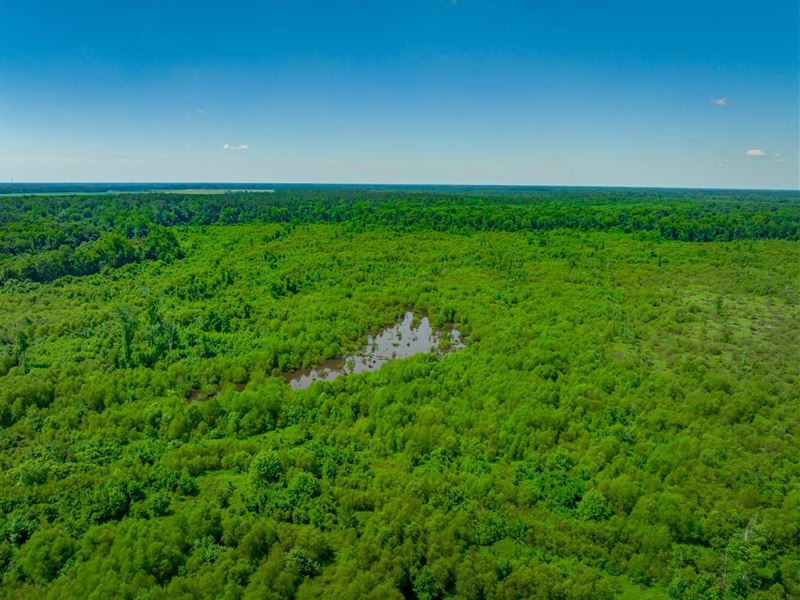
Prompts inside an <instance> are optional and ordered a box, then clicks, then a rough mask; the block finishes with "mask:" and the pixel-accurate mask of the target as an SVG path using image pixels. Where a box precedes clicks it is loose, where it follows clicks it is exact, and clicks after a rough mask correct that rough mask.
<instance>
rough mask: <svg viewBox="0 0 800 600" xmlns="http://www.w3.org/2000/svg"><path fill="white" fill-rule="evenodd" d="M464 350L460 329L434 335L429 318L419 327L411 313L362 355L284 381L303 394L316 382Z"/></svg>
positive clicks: (369, 341) (371, 340)
mask: <svg viewBox="0 0 800 600" xmlns="http://www.w3.org/2000/svg"><path fill="white" fill-rule="evenodd" d="M463 347H464V342H463V341H462V340H461V333H460V332H459V331H458V329H451V330H450V331H445V332H443V333H442V332H438V331H434V330H433V328H432V327H431V323H430V321H429V320H428V317H426V316H423V317H422V318H421V319H419V321H418V322H416V323H415V319H414V314H413V313H411V312H407V313H406V314H405V316H404V317H403V320H402V321H400V322H399V323H397V324H395V325H393V326H391V327H389V328H387V329H384V330H383V331H382V332H381V333H380V334H378V335H376V336H374V337H373V336H369V337H368V338H367V347H366V349H365V350H364V352H363V353H361V354H352V355H350V356H346V357H345V358H337V359H333V360H328V361H325V362H324V363H322V364H321V365H320V366H319V367H317V368H316V369H310V370H309V369H304V370H301V371H294V372H292V373H285V374H284V375H283V377H284V379H286V381H287V382H288V383H289V386H290V387H291V388H292V389H294V390H302V389H305V388H307V387H308V386H310V385H311V384H312V383H314V382H315V381H323V380H324V381H330V380H332V379H336V378H337V377H339V376H341V375H348V374H350V373H363V372H364V371H376V370H377V369H379V368H380V367H381V365H383V364H384V363H385V362H388V361H390V360H393V359H395V358H406V357H408V356H413V355H414V354H421V353H423V352H437V353H439V354H444V353H445V352H453V351H454V350H459V349H460V348H463Z"/></svg>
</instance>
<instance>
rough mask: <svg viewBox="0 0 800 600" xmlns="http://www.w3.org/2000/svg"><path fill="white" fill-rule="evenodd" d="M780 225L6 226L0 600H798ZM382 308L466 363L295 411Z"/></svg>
mask: <svg viewBox="0 0 800 600" xmlns="http://www.w3.org/2000/svg"><path fill="white" fill-rule="evenodd" d="M799 213H800V209H798V204H797V199H796V195H791V194H760V193H755V192H753V193H741V194H739V193H716V192H713V193H712V192H709V193H704V194H698V197H694V196H693V195H690V194H689V193H680V192H652V193H651V192H644V191H643V192H635V191H631V192H622V191H585V192H580V194H579V193H577V192H574V191H555V190H550V191H540V192H523V191H519V190H501V191H496V192H495V191H487V192H485V193H484V192H480V191H473V192H469V191H464V192H463V193H460V194H455V193H450V192H447V193H445V192H443V191H439V190H426V191H420V192H414V193H411V192H402V191H391V190H383V191H379V192H367V191H363V190H361V191H359V190H356V191H345V190H339V189H333V190H303V189H291V188H287V189H281V190H278V191H276V192H275V193H274V194H254V195H250V194H233V195H222V196H213V197H212V196H204V197H202V198H199V197H192V196H181V195H166V194H163V195H162V194H143V195H120V196H115V195H112V196H108V197H104V198H102V199H97V198H83V197H70V198H56V197H53V198H48V197H37V198H16V199H14V200H13V201H11V200H7V199H4V200H2V201H0V248H1V249H2V256H0V270H2V271H3V273H5V275H4V279H3V283H2V284H0V577H2V582H1V583H0V598H27V597H31V598H44V599H61V598H92V599H94V598H97V599H100V598H110V597H123V598H137V597H138V598H231V599H244V598H299V599H303V598H317V597H337V598H338V597H341V598H376V599H381V600H383V599H386V598H432V599H433V598H436V599H439V598H442V599H443V598H476V599H477V598H616V597H621V598H626V597H627V598H669V597H673V598H721V599H723V598H724V599H735V598H793V597H798V596H800V575H798V573H800V558H798V554H797V548H798V547H800V487H798V486H800V461H799V460H798V457H800V442H799V441H798V440H800V436H798V435H796V432H797V431H800V420H799V417H798V411H797V406H798V402H800V362H799V361H797V352H796V349H797V348H798V347H800V323H798V319H797V310H798V302H799V300H800V288H799V287H798V282H800V270H799V269H800V267H799V265H800V249H799V248H798V245H797V243H798V242H797V241H796V237H797V222H798V221H797V218H798V214H799ZM766 238H773V239H766ZM681 240H683V241H681ZM689 240H694V241H701V240H702V241H705V242H706V243H702V244H701V243H690V241H689ZM87 265H88V266H87ZM9 274H11V275H9ZM407 310H414V311H415V312H416V313H418V314H422V313H427V315H428V316H429V318H430V321H431V323H432V324H433V325H434V326H435V327H442V328H446V329H449V328H450V327H452V326H456V327H457V328H458V329H459V331H460V332H461V333H462V336H463V338H464V340H465V341H466V347H465V348H463V349H461V350H458V351H456V352H453V353H450V354H446V355H442V356H439V355H417V356H414V357H412V358H408V359H403V360H395V361H390V362H388V363H387V364H385V365H384V366H383V367H382V368H381V369H380V370H378V371H375V372H371V373H362V374H357V375H348V376H346V377H341V378H339V379H336V380H333V381H323V382H318V383H316V384H314V385H313V386H311V387H310V388H308V389H305V390H292V389H291V388H290V387H289V385H288V384H287V382H286V379H285V377H286V376H288V374H287V373H286V372H292V371H295V370H297V369H304V368H312V367H314V366H315V365H318V364H320V363H323V362H324V361H325V360H327V359H331V358H336V357H340V356H343V355H347V354H349V353H351V352H358V351H360V350H362V349H363V347H364V344H365V343H366V340H367V336H368V335H370V334H374V333H376V332H378V331H380V330H381V329H382V328H383V327H386V326H387V325H391V324H392V323H394V322H395V321H396V320H397V318H398V317H400V316H402V315H403V313H404V312H405V311H407ZM398 343H400V342H398ZM445 345H446V342H445Z"/></svg>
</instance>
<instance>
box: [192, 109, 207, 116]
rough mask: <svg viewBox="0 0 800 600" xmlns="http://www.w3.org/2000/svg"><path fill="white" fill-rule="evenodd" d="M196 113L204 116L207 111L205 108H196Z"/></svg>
mask: <svg viewBox="0 0 800 600" xmlns="http://www.w3.org/2000/svg"><path fill="white" fill-rule="evenodd" d="M194 112H196V113H197V114H198V115H204V114H206V109H205V108H195V109H194Z"/></svg>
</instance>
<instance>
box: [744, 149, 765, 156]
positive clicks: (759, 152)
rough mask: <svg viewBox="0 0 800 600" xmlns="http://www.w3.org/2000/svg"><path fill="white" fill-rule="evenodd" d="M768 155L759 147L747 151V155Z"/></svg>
mask: <svg viewBox="0 0 800 600" xmlns="http://www.w3.org/2000/svg"><path fill="white" fill-rule="evenodd" d="M766 155H767V153H766V152H764V151H763V150H760V149H758V148H753V149H752V150H748V151H747V156H766Z"/></svg>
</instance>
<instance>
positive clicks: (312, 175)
mask: <svg viewBox="0 0 800 600" xmlns="http://www.w3.org/2000/svg"><path fill="white" fill-rule="evenodd" d="M798 10H799V9H798V2H797V1H796V0H786V1H783V0H779V1H775V0H752V1H741V0H725V1H723V0H694V1H685V0H671V1H660V0H637V1H634V0H628V1H614V2H612V1H605V2H601V1H590V0H584V1H577V0H575V1H569V0H568V1H562V2H554V1H553V2H536V1H533V0H530V1H528V2H512V1H510V0H509V1H505V2H487V1H480V0H420V1H418V2H413V1H405V2H400V1H396V2H370V1H361V2H355V1H353V2H344V1H342V2H336V1H334V0H331V1H329V2H321V1H320V2H305V1H302V0H299V1H292V2H289V1H286V2H236V1H230V2H221V1H220V2H204V1H194V2H170V1H169V0H165V1H161V2H150V1H148V0H144V1H141V0H137V1H135V2H134V1H133V0H130V1H127V2H115V1H113V0H107V1H105V2H81V1H75V2H63V1H59V2H40V1H37V0H25V1H24V2H23V1H21V0H0V180H2V181H9V180H11V179H13V180H15V181H164V182H167V181H236V182H383V183H475V184H480V183H486V184H534V185H535V184H554V185H631V186H638V185H652V186H677V187H727V188H730V187H733V188H739V187H742V188H790V189H797V188H798V187H800V174H799V172H798V170H799V169H800V166H799V164H800V157H799V156H798V154H799V151H798V144H799V142H798V136H800V133H799V130H800V116H799V115H800V106H799V102H798V87H799V86H800V81H799V71H800V33H799V32H798V27H799V23H800V15H799V14H798Z"/></svg>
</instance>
